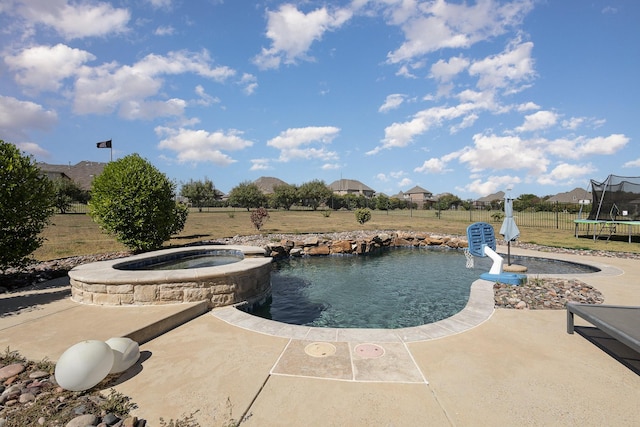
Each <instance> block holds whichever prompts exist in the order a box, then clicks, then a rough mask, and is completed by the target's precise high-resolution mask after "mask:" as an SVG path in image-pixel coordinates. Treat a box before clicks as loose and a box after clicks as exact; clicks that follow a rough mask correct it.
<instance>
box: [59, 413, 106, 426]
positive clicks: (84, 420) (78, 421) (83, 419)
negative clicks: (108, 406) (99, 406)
mask: <svg viewBox="0 0 640 427" xmlns="http://www.w3.org/2000/svg"><path fill="white" fill-rule="evenodd" d="M97 423H98V417H96V416H95V415H93V414H85V415H80V416H79V417H75V418H74V419H72V420H71V421H69V422H68V423H67V425H66V426H65V427H87V426H95V425H96V424H97Z"/></svg>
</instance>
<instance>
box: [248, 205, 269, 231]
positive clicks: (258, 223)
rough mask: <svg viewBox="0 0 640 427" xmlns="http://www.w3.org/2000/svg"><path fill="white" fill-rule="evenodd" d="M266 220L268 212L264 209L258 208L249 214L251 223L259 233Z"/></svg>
mask: <svg viewBox="0 0 640 427" xmlns="http://www.w3.org/2000/svg"><path fill="white" fill-rule="evenodd" d="M268 219H269V211H267V210H266V209H265V208H258V209H256V210H254V211H253V212H251V223H252V224H253V226H254V227H255V228H256V230H258V231H260V229H261V228H262V226H263V225H264V223H265V221H266V220H268Z"/></svg>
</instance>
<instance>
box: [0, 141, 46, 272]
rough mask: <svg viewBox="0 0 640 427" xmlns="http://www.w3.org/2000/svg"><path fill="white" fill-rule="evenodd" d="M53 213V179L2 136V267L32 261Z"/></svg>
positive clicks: (0, 219)
mask: <svg viewBox="0 0 640 427" xmlns="http://www.w3.org/2000/svg"><path fill="white" fill-rule="evenodd" d="M53 213H54V191H53V184H52V183H51V181H50V180H49V179H48V178H47V177H46V176H42V174H41V172H40V169H39V168H38V167H37V166H36V165H35V162H34V161H33V159H32V158H31V157H29V156H24V155H22V154H21V153H20V150H18V148H17V147H16V146H15V145H13V144H11V143H8V142H4V141H3V140H0V271H4V270H6V269H7V268H10V267H20V266H23V265H25V264H27V263H28V262H29V261H31V260H30V259H29V258H28V256H29V255H30V254H31V253H32V252H33V251H35V250H36V249H38V248H39V247H40V245H42V241H43V239H42V238H41V237H40V233H41V232H42V230H43V229H44V228H45V227H46V225H47V224H49V219H50V218H51V215H53Z"/></svg>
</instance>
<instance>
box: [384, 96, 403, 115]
mask: <svg viewBox="0 0 640 427" xmlns="http://www.w3.org/2000/svg"><path fill="white" fill-rule="evenodd" d="M405 98H406V95H403V94H401V93H394V94H391V95H387V99H385V101H384V104H382V105H381V106H380V108H378V111H379V112H381V113H386V112H387V111H390V110H395V109H396V108H398V107H400V105H402V103H403V102H404V99H405Z"/></svg>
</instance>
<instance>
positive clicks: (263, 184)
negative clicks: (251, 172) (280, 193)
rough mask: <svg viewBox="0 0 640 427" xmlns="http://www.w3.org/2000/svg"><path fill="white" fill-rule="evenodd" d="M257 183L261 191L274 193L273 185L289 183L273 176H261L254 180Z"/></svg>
mask: <svg viewBox="0 0 640 427" xmlns="http://www.w3.org/2000/svg"><path fill="white" fill-rule="evenodd" d="M253 183H254V184H255V185H257V186H258V188H259V189H260V191H262V193H264V194H273V187H276V186H278V185H288V184H287V183H286V182H284V181H283V180H281V179H279V178H274V177H272V176H261V177H260V178H258V179H256V180H255V181H253Z"/></svg>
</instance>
